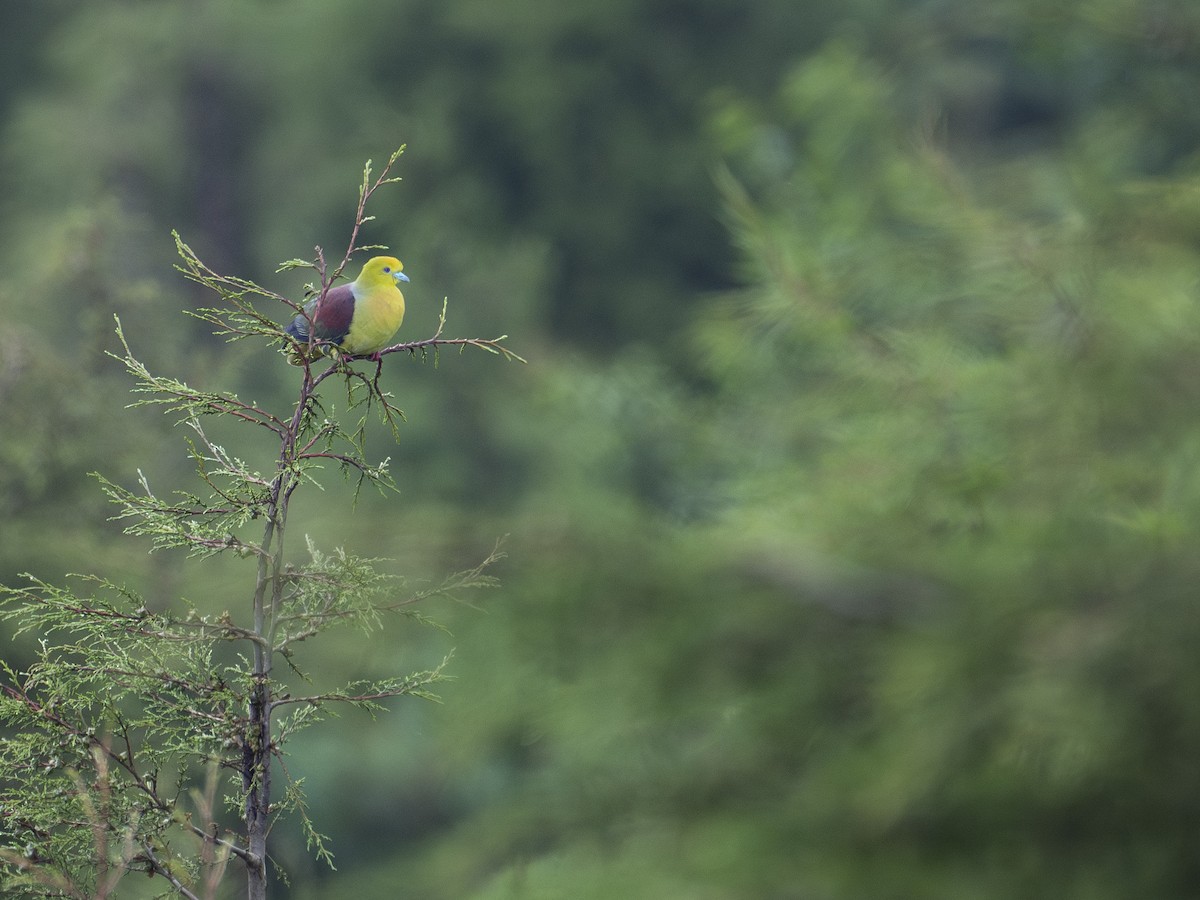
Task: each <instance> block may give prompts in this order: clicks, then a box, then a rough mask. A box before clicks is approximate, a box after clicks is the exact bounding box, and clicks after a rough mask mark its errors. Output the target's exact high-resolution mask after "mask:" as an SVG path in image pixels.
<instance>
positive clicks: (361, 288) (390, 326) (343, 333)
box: [284, 256, 408, 365]
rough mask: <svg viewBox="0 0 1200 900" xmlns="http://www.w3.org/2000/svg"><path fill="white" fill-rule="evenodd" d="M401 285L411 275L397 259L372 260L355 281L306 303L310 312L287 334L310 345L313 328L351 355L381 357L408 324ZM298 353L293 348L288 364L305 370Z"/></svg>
mask: <svg viewBox="0 0 1200 900" xmlns="http://www.w3.org/2000/svg"><path fill="white" fill-rule="evenodd" d="M401 281H408V276H407V275H405V274H404V264H403V263H402V262H400V260H398V259H396V258H395V257H394V256H374V257H372V258H371V259H369V260H367V262H366V264H365V265H364V266H363V267H362V271H361V272H359V273H358V278H356V279H354V281H352V282H350V283H349V284H339V285H337V286H336V287H331V288H330V289H329V290H328V291H326V292H325V297H324V299H323V300H322V299H321V298H320V297H314V298H313V299H312V300H310V301H309V302H308V303H306V304H305V306H304V313H303V314H301V315H298V316H296V318H295V319H293V320H292V322H291V324H290V325H288V326H287V328H285V329H284V331H285V332H287V333H288V334H290V335H291V336H292V337H294V338H295V339H296V340H297V341H299V342H301V343H302V344H305V345H307V344H308V341H309V328H310V327H311V328H312V337H313V338H314V339H315V340H321V341H327V342H328V343H330V344H334V345H335V346H337V347H338V348H340V349H341V350H342V352H344V353H347V354H349V355H351V356H364V355H367V354H372V353H378V352H379V351H380V350H382V349H383V348H384V347H386V346H387V344H388V341H390V340H391V339H392V336H393V335H394V334H395V333H396V332H397V331H398V330H399V328H400V323H401V322H402V321H404V295H403V294H402V293H400V288H399V283H400V282H401ZM318 301H320V303H319V307H320V308H318ZM293 349H294V348H291V347H289V353H288V362H290V363H292V364H293V365H300V364H301V363H302V359H301V358H300V357H299V356H298V355H297V353H295V352H292V351H293ZM313 349H314V351H315V353H314V355H315V356H321V355H323V353H324V352H325V351H324V348H322V347H320V346H314V348H313ZM303 352H304V351H303V350H301V353H303Z"/></svg>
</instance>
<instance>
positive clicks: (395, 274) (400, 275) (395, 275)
mask: <svg viewBox="0 0 1200 900" xmlns="http://www.w3.org/2000/svg"><path fill="white" fill-rule="evenodd" d="M392 277H393V278H395V279H396V280H397V281H408V276H407V275H405V274H404V273H403V272H393V273H392Z"/></svg>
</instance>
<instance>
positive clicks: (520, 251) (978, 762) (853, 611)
mask: <svg viewBox="0 0 1200 900" xmlns="http://www.w3.org/2000/svg"><path fill="white" fill-rule="evenodd" d="M0 9H2V12H3V16H2V18H3V22H4V25H3V28H2V29H0V311H2V313H3V315H0V581H3V582H4V583H8V584H14V583H17V582H18V581H19V578H20V573H22V572H26V571H28V572H33V573H35V574H37V575H39V576H41V577H44V578H49V579H56V578H59V577H61V576H62V575H63V573H66V572H70V571H85V572H96V573H99V574H103V575H106V576H108V577H111V578H113V579H114V580H123V581H127V582H128V583H129V584H130V585H131V586H132V587H134V588H136V589H137V590H139V591H141V592H142V593H143V594H144V595H145V596H146V597H147V601H148V602H149V603H151V604H154V605H156V607H165V606H169V605H171V604H172V603H174V602H176V599H175V598H179V597H187V598H188V599H189V600H190V601H191V602H193V603H195V604H196V605H198V606H200V607H202V608H210V609H212V610H214V611H220V610H225V609H228V610H230V611H231V612H232V613H233V614H234V615H235V616H236V615H237V614H239V611H240V610H242V609H244V608H245V606H246V603H247V600H248V597H249V594H250V589H251V586H252V581H253V574H252V572H251V571H250V569H249V566H248V564H247V563H245V562H243V561H238V560H232V561H225V560H221V561H217V562H207V563H198V562H189V561H188V560H185V559H183V558H181V557H178V556H174V555H171V554H154V555H150V554H148V553H147V546H146V545H145V544H144V543H143V542H141V541H140V540H138V539H135V538H128V537H124V536H122V535H121V533H120V527H119V525H118V524H115V523H112V522H109V521H107V516H108V515H109V510H108V509H107V508H106V504H105V502H104V499H103V497H102V496H101V493H100V491H99V489H98V486H97V485H96V483H95V482H94V481H93V480H91V479H89V477H88V473H89V472H92V471H99V472H102V473H103V474H104V475H105V476H107V477H109V478H111V479H113V480H115V481H118V482H121V483H125V484H132V483H134V481H135V479H136V477H137V475H136V473H137V470H138V469H139V468H140V469H142V470H143V471H145V473H146V474H147V477H149V478H150V479H151V481H152V482H153V483H154V484H156V485H159V486H161V487H162V488H163V489H164V490H168V489H170V488H173V487H186V486H187V485H188V473H189V465H188V460H187V458H186V454H185V452H184V444H183V435H182V434H181V433H180V432H179V430H178V429H172V427H171V423H170V421H169V420H165V419H164V418H163V417H161V416H159V415H158V414H157V413H154V412H150V411H145V410H128V409H126V408H125V405H126V404H127V403H128V402H129V401H130V399H131V397H130V395H129V393H128V389H129V387H130V383H129V381H128V379H127V377H126V376H125V374H124V372H123V371H122V369H121V367H120V365H119V364H118V363H116V362H115V361H113V360H112V359H110V358H108V357H106V356H105V355H104V351H105V350H111V349H113V348H114V347H115V340H114V337H113V333H112V327H113V320H112V317H113V315H114V313H115V314H117V315H119V316H121V318H122V321H123V322H124V323H125V331H126V334H127V336H128V338H129V340H130V343H131V344H132V346H133V348H134V350H135V352H137V353H138V354H140V356H141V357H142V358H143V359H144V360H145V361H146V362H147V363H148V364H149V365H150V366H151V367H152V368H154V369H156V370H158V371H161V372H165V373H173V374H178V375H179V376H180V377H183V378H185V379H186V380H188V381H190V382H192V383H193V384H196V385H197V386H200V387H218V386H220V387H226V388H232V389H235V390H237V391H239V392H240V393H241V394H242V396H244V397H246V398H248V399H256V400H259V401H262V402H264V403H270V404H278V405H284V404H286V403H287V402H288V400H289V397H290V396H291V392H292V390H293V388H294V386H293V384H292V382H293V381H294V379H295V377H296V373H295V371H294V370H292V369H289V367H288V366H287V365H286V364H285V363H284V361H283V359H282V357H280V356H278V355H277V354H274V353H272V352H270V351H269V350H267V349H265V348H259V347H251V346H249V345H248V344H247V345H244V344H236V345H232V346H231V345H226V344H223V343H221V342H220V341H218V340H217V339H215V338H213V337H212V336H211V335H209V334H206V333H205V332H204V331H203V328H202V325H201V323H199V322H197V321H196V320H194V319H190V318H188V317H187V316H185V315H183V314H181V313H182V311H183V310H186V309H188V308H189V307H192V306H195V305H196V304H198V303H201V302H204V301H205V300H206V299H208V298H205V297H203V296H201V295H199V294H198V293H197V292H196V290H195V289H194V286H192V285H190V284H189V283H187V282H185V281H184V280H183V279H182V277H180V276H179V274H178V273H176V272H175V271H174V270H173V268H172V266H173V264H174V262H175V257H174V246H173V243H172V239H171V235H170V231H171V229H173V228H175V229H178V230H179V231H180V232H181V233H182V235H183V237H184V238H185V239H186V240H187V241H188V242H189V243H190V244H191V245H192V246H193V247H194V248H195V249H196V251H197V252H198V253H199V254H200V256H201V257H202V258H204V259H205V260H206V261H207V262H209V263H210V264H211V265H213V266H214V267H216V268H218V269H221V270H224V271H230V272H234V273H237V274H240V275H242V276H245V277H248V278H252V279H255V280H257V281H260V282H262V283H264V284H267V285H268V286H270V287H272V288H274V289H276V290H280V291H286V292H294V293H295V294H296V295H297V296H298V295H299V292H300V291H301V289H302V282H303V280H304V279H303V275H302V274H298V273H295V272H292V273H285V274H276V273H275V267H276V264H277V263H278V262H279V261H280V260H284V259H289V258H292V257H297V256H299V257H307V256H310V255H311V253H312V248H313V246H314V245H316V244H320V245H322V246H324V247H325V248H326V249H327V250H330V251H335V252H340V250H341V249H342V248H343V247H344V245H345V241H346V239H347V237H348V230H349V225H350V221H351V217H352V214H353V204H354V200H355V190H356V186H357V184H358V180H359V176H360V173H361V170H362V165H363V163H364V161H365V160H366V159H368V158H373V159H375V160H376V161H377V162H378V161H380V160H383V159H386V157H387V155H388V154H389V152H390V151H391V150H392V149H394V148H395V147H397V146H399V145H400V144H402V143H406V144H407V146H408V150H407V152H406V153H405V155H404V156H403V157H402V159H401V161H400V163H399V168H398V172H399V174H401V175H402V176H403V178H404V181H403V182H402V183H401V184H400V185H398V186H396V187H393V188H391V189H389V190H387V191H385V192H383V193H381V194H380V195H379V197H378V200H377V202H376V204H375V206H374V209H373V212H374V214H375V215H376V216H377V219H376V220H375V221H374V222H373V223H371V225H370V226H369V229H368V233H367V238H368V239H370V240H372V241H376V242H379V243H385V244H388V245H390V246H392V247H393V248H395V249H396V251H397V253H398V254H399V255H400V256H401V258H402V259H403V260H404V261H405V264H406V269H407V271H408V272H409V273H410V274H411V276H412V284H411V286H410V288H409V289H408V290H407V291H406V294H407V296H408V299H409V310H410V312H409V318H408V320H407V321H406V323H405V328H404V334H405V335H407V336H408V337H410V338H418V337H425V336H427V335H428V334H430V333H431V332H432V330H433V328H434V327H435V324H436V319H437V313H438V311H439V310H440V308H441V302H442V298H443V297H448V298H449V316H450V317H449V327H448V331H449V332H451V333H453V334H456V335H460V336H479V337H492V336H494V335H496V334H499V333H507V334H509V335H511V345H512V346H513V348H514V349H516V350H517V351H518V352H520V353H522V354H523V355H524V356H526V357H527V358H528V359H529V361H530V362H529V365H528V366H519V365H511V364H504V363H503V362H501V361H500V360H497V359H494V358H492V357H488V356H486V355H485V354H467V355H463V356H457V355H447V356H444V357H443V358H442V360H441V363H440V365H439V366H438V367H436V368H435V367H434V366H433V365H432V363H431V362H430V363H425V364H422V363H421V362H419V361H414V360H409V359H407V358H401V357H395V356H394V357H391V358H389V359H388V362H387V365H386V373H385V379H386V381H387V386H388V387H389V388H390V389H391V390H392V391H393V392H394V393H395V394H396V395H397V397H398V399H399V402H400V404H401V405H402V406H403V408H404V409H405V411H406V413H407V415H408V424H407V426H406V427H405V429H404V431H403V434H402V439H401V441H400V443H399V445H398V446H393V445H391V443H390V440H389V438H388V436H387V435H385V434H380V435H378V437H377V439H373V444H372V449H373V450H374V451H375V452H377V453H378V454H379V455H381V456H383V455H386V456H390V457H391V458H392V462H393V466H394V469H395V472H396V475H397V480H398V481H399V483H400V486H401V494H400V495H399V496H388V497H375V496H364V497H362V498H361V499H360V501H359V502H358V504H357V506H354V505H352V493H353V491H352V488H351V486H346V485H343V484H342V483H341V482H340V481H338V479H337V477H336V476H335V475H333V474H332V473H331V476H330V481H329V483H328V484H327V490H326V491H325V492H324V493H323V494H320V495H316V496H314V495H310V496H308V497H306V498H304V499H302V500H300V501H298V508H297V515H298V516H299V517H300V520H301V521H302V522H303V523H304V524H303V530H305V531H307V532H308V533H309V534H310V535H311V536H312V537H313V539H314V540H315V541H316V542H317V543H319V544H321V545H322V546H324V547H326V548H331V547H334V546H338V545H343V546H345V547H347V548H348V549H350V550H352V551H354V552H357V553H360V554H363V555H366V556H380V557H386V558H389V559H391V560H393V562H390V563H387V564H386V566H387V568H388V569H389V571H394V572H396V573H397V574H402V575H404V576H406V577H407V578H409V579H410V580H411V581H412V583H413V584H414V585H420V584H424V583H427V580H432V581H434V582H436V581H437V580H438V579H439V578H440V577H441V576H442V575H444V574H445V573H447V572H449V571H454V570H457V569H462V568H466V567H469V566H471V565H473V564H475V563H476V562H478V561H479V560H480V559H482V558H483V557H484V556H486V554H487V553H488V552H489V550H490V549H491V547H492V545H493V544H494V542H495V540H496V539H497V538H498V537H500V536H502V535H507V536H508V537H507V541H506V544H505V549H506V550H507V553H508V558H507V559H506V560H505V561H504V562H503V563H502V564H501V565H499V566H498V567H497V568H496V569H495V571H494V574H496V575H498V576H499V577H501V578H502V580H503V587H502V588H501V589H500V590H498V591H491V592H485V593H480V594H477V595H471V596H469V597H467V598H465V599H466V600H469V601H470V602H469V603H462V604H454V603H449V602H440V603H433V604H431V605H430V606H429V607H428V608H426V609H425V610H424V612H425V613H426V614H427V615H429V616H430V617H432V618H433V619H436V620H437V621H438V622H440V623H441V624H442V625H443V626H444V629H445V630H438V629H435V628H429V627H423V626H421V625H420V624H418V623H414V622H410V621H407V620H400V621H398V622H394V623H390V624H389V626H388V627H387V628H386V629H384V630H383V631H381V632H377V633H373V634H370V635H367V636H363V635H361V634H357V633H348V632H345V633H344V632H332V633H330V634H329V635H328V636H326V637H325V638H323V639H322V640H321V641H319V642H315V643H314V644H313V646H311V647H306V648H305V650H304V654H302V657H301V660H300V661H301V664H302V665H304V666H305V667H306V668H307V669H308V670H309V671H310V672H313V673H314V677H316V678H318V679H327V680H328V681H329V682H330V683H337V682H341V681H345V680H348V679H352V678H362V677H370V676H382V675H386V674H392V673H397V672H404V671H409V670H412V669H417V668H422V667H424V666H426V665H429V664H431V663H434V662H436V661H438V660H440V659H441V658H442V656H444V655H445V654H446V653H447V652H449V651H450V650H451V649H452V650H453V651H454V654H455V658H454V661H453V663H452V665H451V672H452V674H453V675H454V676H455V680H454V681H452V682H449V683H447V684H445V685H444V686H443V689H442V691H441V695H442V699H443V703H442V704H441V705H437V704H432V703H426V702H422V701H416V700H412V701H406V702H403V703H399V704H397V705H396V707H395V709H394V710H393V711H391V712H389V713H387V714H384V715H382V716H380V717H379V718H378V719H377V720H374V721H372V720H371V719H369V718H368V717H367V716H365V715H357V714H345V715H343V717H341V718H339V719H333V720H331V721H329V722H327V723H325V724H323V725H322V726H320V727H319V728H316V729H314V730H312V731H310V732H308V733H305V734H304V735H302V736H301V737H300V738H298V739H297V740H296V741H295V743H293V744H292V746H291V751H292V755H291V757H290V759H289V763H288V765H289V769H290V771H291V773H292V775H293V776H294V777H297V778H300V777H302V778H304V779H305V785H306V787H307V790H308V793H309V798H310V806H311V812H312V815H313V817H314V819H315V820H316V821H317V823H318V825H319V827H321V828H322V829H323V830H324V831H325V832H326V833H328V835H329V836H330V838H331V846H332V849H333V851H334V853H335V855H336V861H337V865H338V871H336V872H330V871H329V870H328V869H327V868H325V867H323V866H321V865H319V864H317V863H315V862H313V861H312V860H311V859H310V857H309V856H308V854H307V853H306V851H305V848H304V845H303V839H302V837H301V835H300V833H299V829H298V828H296V827H295V826H294V825H281V826H280V828H279V829H278V831H277V832H276V836H275V850H276V852H277V854H278V860H279V862H280V864H281V866H282V867H283V868H284V869H286V871H287V872H288V873H289V875H290V885H291V886H290V888H285V887H283V886H280V887H278V890H277V895H278V896H281V897H291V898H297V900H324V898H344V897H356V898H368V900H370V898H379V900H391V898H422V900H440V898H445V900H452V898H453V900H457V898H479V900H484V898H487V900H492V898H559V897H573V898H597V900H600V898H604V900H607V898H615V897H621V898H626V897H628V898H656V900H665V898H689V900H691V898H698V900H725V898H796V900H801V898H803V900H809V898H813V900H818V898H912V897H923V898H946V900H950V898H953V900H966V898H1014V900H1016V898H1022V900H1025V898H1030V897H1054V898H1089V900H1097V898H1099V900H1103V898H1114V900H1115V898H1128V897H1156V898H1185V897H1187V898H1191V897H1196V896H1197V895H1200V650H1198V648H1200V588H1198V584H1200V552H1198V545H1200V154H1198V149H1200V103H1198V102H1197V98H1198V97H1200V5H1197V4H1196V3H1195V2H1193V0H1056V2H1053V3H1046V2H1044V0H992V2H990V3H986V4H983V3H974V2H962V0H854V2H842V3H815V2H811V3H810V2H803V0H608V2H604V3H597V2H594V0H369V2H368V0H341V2H338V3H329V2H326V0H190V2H187V3H178V2H149V0H89V2H88V3H84V4H80V3H72V2H67V0H39V2H23V0H6V2H3V3H2V4H0ZM284 318H285V312H284V311H283V310H280V320H281V321H283V320H284ZM229 441H230V442H231V444H234V445H235V446H236V448H237V450H238V451H239V452H240V453H241V454H242V455H244V456H245V457H247V458H251V459H254V458H256V457H255V455H254V454H255V453H257V452H259V451H260V450H261V448H260V447H257V446H256V445H255V444H254V436H253V435H245V434H242V433H240V432H237V431H234V432H231V433H230V435H229ZM263 459H264V461H263V463H262V466H263V467H264V468H266V467H269V465H270V462H269V459H270V457H269V456H267V457H264V458H263ZM294 530H299V529H294ZM3 648H4V649H0V655H3V656H4V658H6V659H8V660H9V661H10V662H11V663H12V664H13V665H15V666H18V667H19V666H20V665H21V664H22V663H23V662H27V661H28V659H27V657H26V656H25V655H24V654H25V650H24V649H23V645H22V644H20V643H12V642H10V641H8V640H7V638H5V639H4V644H3ZM237 882H238V879H237V878H236V877H234V878H231V884H230V895H231V896H237V895H240V892H241V891H242V887H241V886H240V885H239V884H238V883H237ZM135 887H137V886H136V885H133V884H132V883H130V884H128V885H127V886H126V887H125V888H123V890H127V891H129V892H130V896H134V893H133V891H134V889H135Z"/></svg>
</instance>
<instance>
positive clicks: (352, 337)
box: [342, 278, 404, 355]
mask: <svg viewBox="0 0 1200 900" xmlns="http://www.w3.org/2000/svg"><path fill="white" fill-rule="evenodd" d="M351 290H353V291H354V317H353V318H352V319H351V320H350V330H349V331H348V332H347V333H346V337H345V339H344V340H343V341H342V349H343V350H346V351H347V352H349V353H353V354H356V355H357V354H362V353H374V352H375V351H376V350H382V349H383V348H384V347H386V346H387V345H388V342H389V341H391V339H392V336H393V335H395V333H396V332H397V331H399V329H400V323H401V322H403V321H404V295H403V294H402V293H400V290H399V288H397V287H396V286H395V282H393V281H392V279H391V278H388V279H387V281H386V282H385V283H382V284H374V285H371V286H370V287H367V288H363V287H362V286H361V285H359V283H358V282H355V283H354V284H352V285H351Z"/></svg>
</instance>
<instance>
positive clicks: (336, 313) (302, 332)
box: [287, 284, 354, 344]
mask: <svg viewBox="0 0 1200 900" xmlns="http://www.w3.org/2000/svg"><path fill="white" fill-rule="evenodd" d="M304 311H305V312H306V313H308V315H309V317H311V318H312V321H313V325H314V326H315V327H314V328H313V332H314V335H315V336H316V337H317V338H319V339H320V340H323V341H330V342H331V343H334V344H340V343H341V342H342V340H343V339H344V338H345V337H346V333H347V332H348V331H349V330H350V321H351V319H353V318H354V292H353V291H352V290H351V288H350V285H348V284H339V285H338V286H337V287H332V288H330V289H329V291H328V292H327V293H326V294H325V299H324V301H323V302H322V303H321V308H320V309H319V310H318V309H317V301H316V300H313V301H312V302H311V303H309V304H308V305H307V306H305V307H304ZM287 333H288V334H290V335H291V336H292V337H294V338H295V339H296V340H298V341H307V340H308V320H307V319H305V317H304V316H296V318H295V319H293V320H292V324H291V325H289V326H288V327H287Z"/></svg>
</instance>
